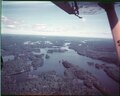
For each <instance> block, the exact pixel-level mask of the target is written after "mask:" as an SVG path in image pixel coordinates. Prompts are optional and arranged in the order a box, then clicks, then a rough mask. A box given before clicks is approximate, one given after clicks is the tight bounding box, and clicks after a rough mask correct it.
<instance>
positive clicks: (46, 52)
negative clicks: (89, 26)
mask: <svg viewBox="0 0 120 96" xmlns="http://www.w3.org/2000/svg"><path fill="white" fill-rule="evenodd" d="M1 37H2V39H1V41H2V42H1V53H2V57H3V61H4V65H3V69H2V82H3V83H2V93H3V94H28V93H30V92H31V94H32V93H33V94H64V95H65V94H77V95H78V94H83V95H86V94H89V95H91V94H94V95H96V96H97V95H98V94H99V95H102V94H103V95H105V94H108V93H109V92H110V91H111V90H112V91H111V93H112V94H114V93H115V94H116V95H119V91H118V90H119V87H118V86H119V83H118V82H120V77H119V66H118V65H117V54H116V51H115V47H114V43H113V40H112V39H98V38H78V37H52V36H27V35H2V36H1ZM64 61H67V62H70V64H69V63H67V62H64ZM76 66H78V68H76ZM77 71H78V73H75V72H77ZM76 74H77V75H76ZM80 74H81V75H80ZM81 77H83V78H81ZM66 80H67V81H66ZM106 80H108V81H106ZM53 82H55V83H53ZM66 82H67V83H66ZM71 82H74V83H71ZM96 82H97V83H96ZM99 83H102V84H103V86H102V87H101V86H99V85H101V84H99ZM76 84H77V85H79V84H80V86H81V89H79V88H78V86H77V85H76ZM25 85H26V86H25ZM38 85H39V86H38ZM113 85H114V86H113ZM70 86H73V89H71V88H70ZM111 86H112V87H113V88H111ZM104 87H105V88H107V89H108V92H104V91H105V90H102V89H104ZM91 88H92V89H91ZM62 89H64V90H62ZM65 89H66V90H65ZM74 90H76V91H74ZM73 91H74V92H73Z"/></svg>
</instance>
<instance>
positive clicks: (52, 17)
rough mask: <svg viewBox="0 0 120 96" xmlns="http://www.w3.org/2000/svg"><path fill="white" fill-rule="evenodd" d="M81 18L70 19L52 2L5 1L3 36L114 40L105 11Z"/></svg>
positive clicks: (119, 16)
mask: <svg viewBox="0 0 120 96" xmlns="http://www.w3.org/2000/svg"><path fill="white" fill-rule="evenodd" d="M118 10H120V7H117V8H116V13H117V15H118V18H119V19H120V12H118ZM80 16H82V17H83V18H82V19H79V18H78V17H76V16H75V15H69V14H68V13H66V12H65V11H63V10H62V9H60V8H59V7H58V6H56V5H55V4H53V3H52V2H50V1H2V16H1V18H2V25H1V33H2V34H23V35H24V34H26V35H29V34H30V35H49V36H75V37H97V38H112V34H111V29H110V26H109V23H108V19H107V15H106V13H105V12H104V10H103V12H100V13H99V14H94V15H84V14H83V15H80Z"/></svg>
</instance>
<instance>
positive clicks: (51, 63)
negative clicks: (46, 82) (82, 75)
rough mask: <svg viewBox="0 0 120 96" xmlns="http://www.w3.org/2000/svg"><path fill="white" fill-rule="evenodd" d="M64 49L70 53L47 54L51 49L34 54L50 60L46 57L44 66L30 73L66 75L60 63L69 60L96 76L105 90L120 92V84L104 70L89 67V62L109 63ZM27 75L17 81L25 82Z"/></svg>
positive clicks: (43, 49) (19, 77) (22, 75)
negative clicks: (48, 72)
mask: <svg viewBox="0 0 120 96" xmlns="http://www.w3.org/2000/svg"><path fill="white" fill-rule="evenodd" d="M62 48H65V49H67V50H68V51H65V52H62V53H60V52H53V53H47V50H48V49H49V48H40V52H38V53H36V52H33V54H37V55H39V54H42V53H43V54H48V55H49V56H50V58H49V59H45V55H44V57H43V58H44V64H43V66H42V67H39V68H38V69H37V70H31V72H29V73H30V74H33V75H37V74H39V73H40V72H45V71H51V70H55V71H56V72H57V73H58V74H59V75H64V70H65V68H64V67H63V65H62V63H59V61H60V60H67V61H69V62H71V63H72V64H74V65H79V67H80V68H83V69H84V70H86V71H88V72H90V73H92V75H94V76H95V77H96V78H98V80H99V81H100V82H101V83H102V84H103V86H104V87H105V88H108V89H109V90H110V92H111V93H112V94H114V93H116V92H117V93H118V92H119V84H118V83H117V82H115V81H114V80H113V79H111V78H110V77H109V76H107V75H106V73H105V72H104V71H103V70H98V69H96V68H95V67H93V66H89V65H88V64H87V62H94V63H98V64H108V63H106V62H102V61H100V60H95V59H91V58H89V57H85V56H81V55H79V54H77V52H75V51H74V50H72V49H69V48H68V47H67V46H65V47H62ZM108 65H110V66H114V67H116V66H115V65H114V64H108ZM31 69H32V68H31ZM25 75H26V76H27V74H26V73H25V74H24V73H23V74H19V75H17V77H18V78H17V79H19V80H22V81H23V80H24V79H23V78H25Z"/></svg>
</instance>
